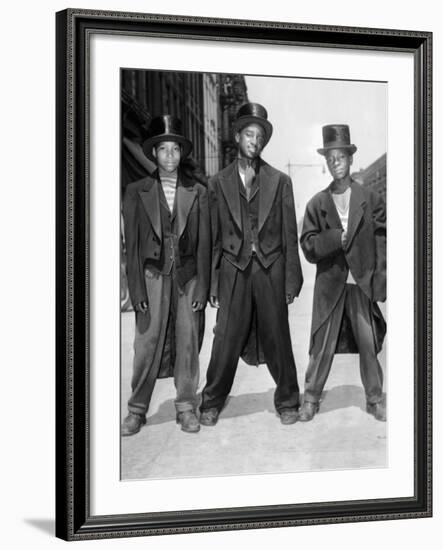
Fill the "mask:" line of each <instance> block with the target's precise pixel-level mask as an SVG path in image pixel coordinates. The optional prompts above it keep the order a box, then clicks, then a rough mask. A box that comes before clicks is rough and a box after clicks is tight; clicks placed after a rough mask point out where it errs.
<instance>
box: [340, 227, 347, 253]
mask: <svg viewBox="0 0 443 550" xmlns="http://www.w3.org/2000/svg"><path fill="white" fill-rule="evenodd" d="M347 244H348V234H347V233H346V231H343V233H342V234H341V247H342V248H343V250H344V249H345V248H346V246H347Z"/></svg>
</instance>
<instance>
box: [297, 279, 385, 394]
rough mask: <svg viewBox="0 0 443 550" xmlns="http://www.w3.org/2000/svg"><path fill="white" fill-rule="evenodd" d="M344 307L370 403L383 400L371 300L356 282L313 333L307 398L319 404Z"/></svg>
mask: <svg viewBox="0 0 443 550" xmlns="http://www.w3.org/2000/svg"><path fill="white" fill-rule="evenodd" d="M344 310H346V314H347V316H348V318H349V321H350V327H351V328H352V333H353V335H354V339H355V341H356V344H357V347H358V350H359V356H360V375H361V379H362V383H363V387H364V390H365V394H366V400H367V401H368V402H369V403H378V402H380V401H381V399H382V387H383V371H382V369H381V366H380V363H379V361H378V359H377V351H376V346H375V339H374V332H373V328H372V322H371V316H372V313H371V302H370V300H369V298H368V297H367V296H366V295H365V294H364V293H363V291H362V290H361V289H360V288H359V287H358V286H357V285H346V286H345V289H344V291H343V294H342V296H341V297H340V299H339V301H338V303H337V305H336V306H335V308H334V310H333V312H332V314H331V315H330V317H329V319H328V320H327V321H326V322H325V323H324V325H323V326H322V327H320V329H319V330H318V331H317V333H316V334H315V336H314V345H313V347H312V353H311V356H310V358H309V364H308V368H307V371H306V378H305V394H304V400H305V401H309V402H312V403H318V401H319V400H320V397H321V394H322V392H323V388H324V386H325V383H326V380H327V378H328V375H329V372H330V370H331V365H332V361H333V359H334V354H335V350H336V347H337V340H338V337H339V331H340V327H341V323H342V319H343V314H344Z"/></svg>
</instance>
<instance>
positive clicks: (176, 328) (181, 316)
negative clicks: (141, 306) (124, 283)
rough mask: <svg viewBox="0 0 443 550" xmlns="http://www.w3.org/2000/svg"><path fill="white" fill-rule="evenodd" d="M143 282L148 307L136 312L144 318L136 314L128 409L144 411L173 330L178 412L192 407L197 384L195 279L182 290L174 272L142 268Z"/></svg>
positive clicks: (193, 406) (197, 324)
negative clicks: (152, 270) (157, 271)
mask: <svg viewBox="0 0 443 550" xmlns="http://www.w3.org/2000/svg"><path fill="white" fill-rule="evenodd" d="M145 281H146V290H147V294H148V300H149V309H148V312H147V313H146V314H143V313H139V312H137V313H136V315H137V316H138V317H140V316H147V317H146V318H142V319H139V318H138V317H137V323H136V331H135V339H134V364H133V376H132V382H131V386H132V395H131V397H130V398H129V401H128V409H129V411H130V412H134V413H137V414H141V415H145V414H146V412H147V410H148V407H149V402H150V400H151V396H152V392H153V389H154V385H155V381H156V380H157V376H158V374H159V371H160V367H161V365H162V360H163V359H164V357H163V355H164V352H165V348H166V346H165V342H166V335H167V332H168V333H169V331H170V330H171V329H172V331H173V333H174V336H175V338H173V339H172V342H173V343H175V350H174V351H175V353H173V355H175V363H174V383H175V387H176V390H177V394H176V399H175V407H176V410H177V412H183V411H187V410H195V409H196V407H197V387H198V383H199V363H198V330H199V319H198V315H200V314H201V312H193V311H192V301H193V294H194V288H195V284H196V279H195V278H193V279H191V280H190V281H189V282H188V283H187V284H186V285H185V286H184V288H183V289H181V288H179V287H178V285H177V281H176V278H175V275H174V273H172V274H171V275H157V274H153V273H151V272H150V271H148V270H145ZM168 322H169V323H170V325H169V327H168ZM171 323H172V325H173V326H171Z"/></svg>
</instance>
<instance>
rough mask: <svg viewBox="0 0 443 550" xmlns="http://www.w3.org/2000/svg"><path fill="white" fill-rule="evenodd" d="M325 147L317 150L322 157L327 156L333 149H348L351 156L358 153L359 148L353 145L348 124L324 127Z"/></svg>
mask: <svg viewBox="0 0 443 550" xmlns="http://www.w3.org/2000/svg"><path fill="white" fill-rule="evenodd" d="M322 132H323V147H322V148H321V149H317V152H319V153H320V155H326V153H327V152H328V151H330V150H331V149H346V150H347V151H348V153H349V154H350V155H353V154H354V153H355V151H357V147H356V146H355V145H354V144H352V143H351V137H350V134H349V126H348V125H347V124H328V125H327V126H323V128H322Z"/></svg>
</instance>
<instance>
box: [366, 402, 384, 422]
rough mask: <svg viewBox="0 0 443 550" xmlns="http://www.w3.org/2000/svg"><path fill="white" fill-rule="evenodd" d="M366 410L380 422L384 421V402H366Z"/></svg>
mask: <svg viewBox="0 0 443 550" xmlns="http://www.w3.org/2000/svg"><path fill="white" fill-rule="evenodd" d="M366 412H367V413H369V414H372V416H373V417H374V418H375V419H376V420H379V421H380V422H386V405H385V404H384V403H381V402H380V403H366Z"/></svg>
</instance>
